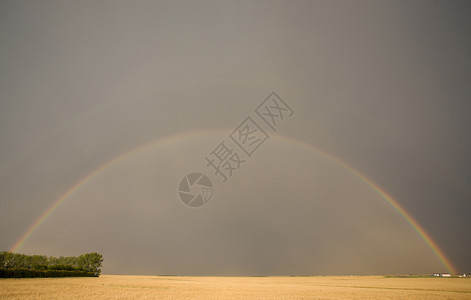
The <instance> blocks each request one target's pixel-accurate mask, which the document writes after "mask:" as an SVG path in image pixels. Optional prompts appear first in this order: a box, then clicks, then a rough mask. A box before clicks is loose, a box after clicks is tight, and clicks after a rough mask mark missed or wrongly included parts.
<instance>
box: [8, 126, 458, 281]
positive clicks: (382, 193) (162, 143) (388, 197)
mask: <svg viewBox="0 0 471 300" xmlns="http://www.w3.org/2000/svg"><path fill="white" fill-rule="evenodd" d="M227 132H229V131H228V130H223V129H209V130H199V131H190V132H185V133H182V134H177V135H172V136H167V137H164V138H160V139H157V140H154V141H151V142H149V143H146V144H144V145H141V146H139V147H137V148H134V149H132V150H130V151H128V152H125V153H123V154H121V155H118V156H116V157H115V158H113V159H111V160H109V161H108V162H106V163H104V164H103V165H101V166H99V167H98V168H96V169H95V170H93V171H92V172H91V173H89V174H87V175H86V176H85V177H83V178H82V179H81V180H80V181H78V182H77V183H76V184H74V185H73V186H72V187H71V188H70V189H68V190H67V191H66V192H65V193H64V194H63V195H62V196H60V197H59V198H58V199H57V200H55V201H54V202H53V203H52V204H51V206H50V207H49V208H47V209H46V210H45V211H44V212H43V213H42V214H41V215H40V216H39V217H38V218H37V219H36V220H35V221H34V222H33V223H32V224H31V225H30V226H29V227H28V229H27V230H26V231H25V232H24V233H23V234H22V235H21V237H20V238H19V239H18V240H17V242H16V243H15V244H14V245H13V246H12V247H11V250H10V251H11V252H17V251H18V250H19V249H20V248H21V247H22V246H23V245H24V243H25V242H26V241H27V240H28V238H29V237H30V236H31V235H32V234H33V233H34V231H35V230H36V229H37V228H38V227H39V226H41V224H42V223H43V222H44V221H45V220H46V219H47V218H48V217H49V216H50V215H51V214H52V213H53V212H54V211H55V210H56V208H57V207H59V206H60V205H61V204H62V203H63V202H64V201H66V200H67V199H68V198H69V197H70V196H71V195H73V194H74V193H75V192H76V191H77V190H79V189H80V188H81V187H82V186H84V185H85V184H86V183H87V182H89V181H90V180H92V179H93V178H94V177H96V176H97V175H98V174H100V173H101V172H103V171H104V170H106V169H107V168H109V167H111V166H113V165H115V164H117V163H118V162H120V161H122V160H124V159H125V158H127V157H129V156H131V155H133V154H136V153H137V152H140V151H144V150H146V149H149V148H153V147H162V146H165V145H169V144H173V143H177V142H179V141H182V140H185V139H188V138H192V137H201V136H206V135H211V134H221V135H224V134H227ZM271 138H275V139H278V140H281V141H284V142H288V143H292V144H296V145H298V146H301V147H304V148H307V149H309V150H311V151H314V152H315V153H317V154H319V155H321V156H323V157H325V158H327V159H329V160H331V161H333V162H335V163H336V164H337V165H339V166H340V167H342V168H343V169H345V170H347V171H348V172H350V173H351V174H352V175H353V176H355V177H357V178H359V179H360V180H361V181H362V182H364V183H365V184H366V185H367V186H369V187H370V188H371V189H373V190H374V191H375V192H376V193H378V195H380V196H381V198H383V199H384V200H386V202H388V203H389V204H390V205H391V206H392V207H393V208H394V209H395V210H396V211H397V212H398V213H399V214H400V215H401V216H402V217H403V218H404V219H405V220H406V221H407V223H409V224H410V225H411V226H412V228H413V229H414V230H415V231H416V232H417V233H418V234H419V236H420V237H421V238H422V239H423V240H424V241H425V243H426V244H427V246H428V247H429V248H430V249H431V250H432V252H433V253H434V254H435V255H436V257H437V258H438V259H439V260H440V262H441V263H442V264H443V266H444V267H445V268H446V269H447V270H448V272H450V273H453V274H456V273H457V272H456V269H455V267H454V266H453V264H452V263H451V261H450V260H449V259H448V258H447V257H446V255H445V254H444V253H443V251H442V250H441V249H440V247H439V246H438V245H437V243H436V242H435V241H434V240H433V239H432V237H431V236H430V235H429V234H428V233H427V232H426V231H425V229H424V228H423V227H422V226H421V225H420V224H419V223H418V222H417V221H416V220H415V219H414V218H413V217H412V215H411V214H409V213H408V212H407V211H406V210H405V209H404V208H403V207H402V206H401V205H400V204H399V202H397V201H396V200H395V199H394V198H393V197H392V196H391V195H389V194H388V193H387V192H386V191H385V190H383V189H382V188H381V187H379V186H378V185H377V184H376V183H375V182H374V181H372V180H371V179H370V178H368V177H367V176H365V175H363V174H362V173H361V172H359V171H358V170H356V169H354V168H353V167H352V166H350V165H349V164H347V163H346V162H344V161H342V160H341V159H339V158H337V157H335V156H334V155H332V154H330V153H327V152H325V151H323V150H321V149H319V148H317V147H315V146H312V145H310V144H306V143H303V142H301V141H299V140H296V139H293V138H288V137H285V136H281V135H273V136H271Z"/></svg>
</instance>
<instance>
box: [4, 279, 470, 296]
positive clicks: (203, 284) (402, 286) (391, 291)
mask: <svg viewBox="0 0 471 300" xmlns="http://www.w3.org/2000/svg"><path fill="white" fill-rule="evenodd" d="M226 298H227V299H471V278H433V277H430V278H395V277H393V278H390V277H384V276H325V277H323V276H319V277H317V276H313V277H276V276H275V277H186V276H124V275H102V276H100V277H99V278H34V279H29V278H24V279H0V299H226Z"/></svg>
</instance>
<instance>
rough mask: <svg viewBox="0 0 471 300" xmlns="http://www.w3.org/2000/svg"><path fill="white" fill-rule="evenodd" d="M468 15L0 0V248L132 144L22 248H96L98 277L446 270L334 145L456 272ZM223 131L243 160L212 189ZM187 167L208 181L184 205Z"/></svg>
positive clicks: (464, 215)
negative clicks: (252, 142)
mask: <svg viewBox="0 0 471 300" xmlns="http://www.w3.org/2000/svg"><path fill="white" fill-rule="evenodd" d="M470 11H471V5H470V2H469V1H1V2H0V143H1V147H0V250H9V249H11V247H12V246H13V245H14V244H15V243H16V242H17V241H18V239H19V238H20V236H21V235H22V234H23V233H24V232H25V231H26V230H27V229H28V228H29V227H30V226H31V224H32V223H33V222H34V221H35V220H36V219H37V218H38V217H39V216H40V215H41V214H42V213H43V212H44V211H45V210H46V209H47V208H49V207H50V206H51V205H52V204H53V203H54V202H55V201H56V200H57V199H59V198H60V197H61V196H62V195H64V194H65V193H66V192H67V191H68V190H70V189H71V188H72V187H73V186H74V185H76V184H77V183H78V182H79V181H80V180H81V179H83V178H84V177H86V176H88V175H89V174H91V173H92V172H94V171H95V170H97V169H99V168H100V167H101V166H102V165H104V164H106V163H107V162H109V161H111V160H113V159H114V158H116V157H119V156H120V155H123V154H125V153H129V154H128V155H125V156H123V157H122V159H120V160H119V161H117V162H116V163H114V164H112V165H110V166H109V167H107V168H104V169H103V170H102V171H101V172H99V173H97V174H96V176H94V177H93V178H91V179H90V180H88V181H86V182H85V183H84V184H83V185H81V186H80V188H79V189H78V190H77V191H76V192H74V193H73V194H71V195H70V197H68V198H67V199H66V201H64V202H63V204H62V205H61V206H59V208H57V209H56V210H55V211H54V212H53V213H52V214H51V215H50V216H49V217H48V218H47V219H46V220H45V221H44V222H43V223H42V224H41V225H40V226H39V227H38V229H37V230H36V231H35V232H34V233H33V234H32V235H31V237H30V238H29V239H28V240H26V242H25V243H24V245H23V246H22V247H21V248H20V249H19V250H18V251H19V252H23V253H30V254H32V253H37V254H45V255H54V256H72V255H79V254H81V253H85V252H92V251H96V252H99V253H102V254H103V255H104V258H105V261H104V269H103V272H104V273H105V274H186V275H283V274H381V273H383V274H384V273H425V272H436V271H446V269H445V268H444V266H443V265H442V264H441V262H440V261H439V260H438V258H437V257H436V256H435V255H434V253H433V252H432V250H431V249H430V248H429V247H428V246H427V244H426V243H425V242H424V240H423V239H421V237H420V236H419V235H418V234H417V233H416V232H415V231H414V229H413V228H412V227H411V225H410V224H408V223H407V222H406V220H405V219H404V218H403V217H402V216H401V215H400V214H399V213H398V212H397V211H396V210H394V208H393V207H392V206H391V205H390V204H388V203H387V201H386V200H385V199H384V198H382V197H381V196H380V195H379V194H378V193H377V192H375V190H374V188H373V187H372V186H369V185H367V184H365V183H364V182H363V181H362V180H360V179H359V177H358V176H355V175H354V174H352V173H351V172H349V171H348V170H347V169H346V168H345V167H342V166H341V164H339V163H338V162H335V161H334V160H332V157H336V158H338V159H339V160H341V161H343V162H344V163H346V164H348V165H350V166H351V167H352V168H354V169H355V170H357V171H358V172H360V173H361V174H364V175H365V176H367V177H368V178H370V179H371V180H372V181H373V182H374V184H375V185H377V186H378V187H381V188H382V189H384V190H385V191H386V192H387V193H389V194H390V195H391V196H392V197H393V198H394V199H396V200H397V202H398V203H400V205H402V206H403V207H404V208H405V209H406V210H407V211H408V212H409V213H410V215H411V216H412V217H413V218H414V219H415V220H416V221H417V222H418V223H419V224H421V225H422V227H423V228H424V229H425V230H426V231H427V232H428V233H429V234H430V236H431V237H432V238H433V239H434V240H435V241H436V243H437V244H438V245H439V247H440V248H441V249H442V250H443V252H444V253H445V255H446V256H447V257H448V258H449V259H450V261H451V262H452V263H453V265H454V266H455V267H456V268H457V269H458V271H460V272H468V273H469V272H471V257H470V256H469V249H470V247H471V218H470V216H469V215H470V213H471V158H470V153H471V139H470V133H469V130H470V129H471V117H470V113H471V84H470V82H471V32H470V28H471V18H469V12H470ZM272 91H274V92H276V93H277V94H278V95H279V96H280V97H281V98H282V99H283V100H284V101H285V103H286V104H287V105H288V106H290V107H291V108H292V109H293V111H294V113H293V115H292V116H291V117H286V118H285V119H284V120H283V121H282V122H281V121H280V122H279V124H278V125H279V126H278V127H276V132H275V131H274V130H273V129H272V128H270V127H269V126H267V124H265V123H264V122H263V120H261V119H260V118H259V117H258V115H257V114H256V113H255V111H254V110H255V108H256V107H257V106H258V105H259V104H260V103H261V102H262V101H263V100H264V99H265V98H266V97H267V96H268V95H269V94H270V93H271V92H272ZM248 116H251V117H253V120H254V121H255V122H256V123H257V124H258V125H259V126H260V127H261V128H262V129H263V130H264V131H265V132H266V133H267V135H268V136H269V139H268V140H266V142H265V143H263V144H262V145H261V146H260V147H259V148H258V149H257V150H256V152H255V153H254V154H253V155H252V157H247V156H246V155H245V154H244V153H243V152H241V151H240V149H238V148H236V145H235V144H231V140H230V138H229V135H230V134H231V132H232V131H233V130H234V129H236V127H237V126H238V125H239V124H240V123H241V122H242V121H243V120H244V119H245V118H246V117H248ZM189 132H193V133H189ZM171 136H174V137H175V138H174V139H171V140H168V139H167V140H163V139H165V138H167V137H171ZM153 141H156V142H155V143H153V144H150V146H149V147H147V148H140V147H141V146H142V145H145V144H149V143H151V142H153ZM159 141H160V142H159ZM221 141H226V143H227V144H228V145H230V146H233V149H234V150H235V151H239V152H240V157H241V158H243V159H245V160H246V161H245V163H243V164H242V165H241V167H240V169H239V170H237V171H236V172H234V173H233V176H232V177H230V178H229V179H228V180H227V182H225V183H224V182H223V181H222V180H221V177H220V176H218V175H215V174H214V172H213V169H211V168H210V167H207V166H206V160H205V157H208V156H210V153H211V151H212V150H214V149H215V147H216V146H217V145H218V144H219V143H220V142H221ZM309 145H311V146H314V147H316V148H318V149H321V150H322V151H324V152H325V153H329V154H330V155H331V158H329V157H326V156H325V155H321V154H320V152H318V151H314V150H313V148H311V147H310V146H309ZM136 149H137V150H136ZM139 149H140V150H139ZM133 150H136V151H134V152H132V153H131V152H130V151H133ZM244 155H245V156H244ZM191 172H203V173H205V174H206V175H207V176H208V177H209V178H210V180H211V182H212V185H213V187H214V191H213V195H212V198H211V200H210V202H209V203H207V204H206V205H205V206H203V207H200V208H197V209H194V208H189V207H187V206H186V205H185V204H184V203H183V202H182V201H181V200H180V199H179V196H178V193H177V189H178V184H179V182H180V180H181V179H182V178H183V177H184V176H185V175H186V174H188V173H191Z"/></svg>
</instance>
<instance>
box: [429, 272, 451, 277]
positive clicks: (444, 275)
mask: <svg viewBox="0 0 471 300" xmlns="http://www.w3.org/2000/svg"><path fill="white" fill-rule="evenodd" d="M432 276H435V277H451V274H450V273H433V274H432Z"/></svg>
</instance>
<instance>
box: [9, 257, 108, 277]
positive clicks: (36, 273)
mask: <svg viewBox="0 0 471 300" xmlns="http://www.w3.org/2000/svg"><path fill="white" fill-rule="evenodd" d="M102 262H103V256H102V255H101V254H98V253H96V252H93V253H86V254H82V255H80V256H70V257H64V256H61V257H52V256H49V257H47V256H46V255H26V254H19V253H13V252H8V251H2V252H0V277H1V278H6V277H18V278H20V277H98V276H100V274H101V263H102Z"/></svg>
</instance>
